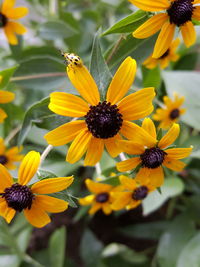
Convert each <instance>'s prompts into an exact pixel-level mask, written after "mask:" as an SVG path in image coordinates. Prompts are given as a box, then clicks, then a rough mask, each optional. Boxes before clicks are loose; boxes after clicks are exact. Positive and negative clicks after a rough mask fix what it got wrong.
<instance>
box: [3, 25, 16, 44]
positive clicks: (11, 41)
mask: <svg viewBox="0 0 200 267" xmlns="http://www.w3.org/2000/svg"><path fill="white" fill-rule="evenodd" d="M4 32H5V35H6V37H7V39H8V42H9V44H11V45H17V44H18V40H17V36H16V34H15V32H14V31H13V28H12V27H11V26H10V24H9V23H7V25H6V26H5V27H4Z"/></svg>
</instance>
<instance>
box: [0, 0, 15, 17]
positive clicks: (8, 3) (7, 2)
mask: <svg viewBox="0 0 200 267" xmlns="http://www.w3.org/2000/svg"><path fill="white" fill-rule="evenodd" d="M15 2H16V0H4V1H3V2H2V6H1V12H2V13H3V14H4V15H6V14H7V11H8V10H10V9H12V8H13V7H14V5H15Z"/></svg>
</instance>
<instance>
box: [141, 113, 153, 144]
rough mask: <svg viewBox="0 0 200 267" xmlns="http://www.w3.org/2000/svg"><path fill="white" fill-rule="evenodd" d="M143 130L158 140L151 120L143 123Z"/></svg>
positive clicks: (145, 120) (146, 119) (148, 119)
mask: <svg viewBox="0 0 200 267" xmlns="http://www.w3.org/2000/svg"><path fill="white" fill-rule="evenodd" d="M142 128H143V129H144V130H145V131H147V132H148V133H149V134H150V135H151V136H152V137H153V138H155V139H156V127H155V125H154V123H153V121H152V120H151V119H150V118H145V119H144V120H143V122H142Z"/></svg>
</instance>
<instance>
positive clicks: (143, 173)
mask: <svg viewBox="0 0 200 267" xmlns="http://www.w3.org/2000/svg"><path fill="white" fill-rule="evenodd" d="M150 170H151V169H149V168H146V167H142V168H140V170H139V172H138V173H137V175H136V177H135V181H136V182H139V183H140V184H142V185H145V184H148V182H149V175H150Z"/></svg>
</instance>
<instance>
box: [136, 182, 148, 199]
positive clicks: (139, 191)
mask: <svg viewBox="0 0 200 267" xmlns="http://www.w3.org/2000/svg"><path fill="white" fill-rule="evenodd" d="M147 194H148V188H147V187H146V186H144V185H143V186H140V187H138V188H136V189H135V190H134V191H133V194H132V198H133V199H134V200H142V199H144V198H145V197H146V196H147Z"/></svg>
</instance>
